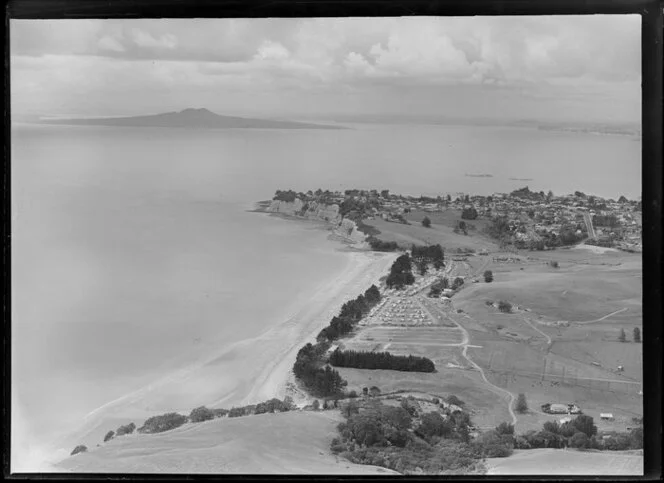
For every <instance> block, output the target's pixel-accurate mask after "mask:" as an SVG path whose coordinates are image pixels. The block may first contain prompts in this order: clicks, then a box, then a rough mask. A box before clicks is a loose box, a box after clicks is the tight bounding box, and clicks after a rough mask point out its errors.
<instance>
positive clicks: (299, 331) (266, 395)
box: [62, 213, 398, 451]
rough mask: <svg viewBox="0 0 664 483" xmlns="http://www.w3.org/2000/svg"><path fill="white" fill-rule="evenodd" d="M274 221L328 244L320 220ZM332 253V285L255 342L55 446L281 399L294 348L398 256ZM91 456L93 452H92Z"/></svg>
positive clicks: (294, 302) (105, 410) (123, 404)
mask: <svg viewBox="0 0 664 483" xmlns="http://www.w3.org/2000/svg"><path fill="white" fill-rule="evenodd" d="M267 214H272V213H267ZM276 215H277V217H278V218H282V219H284V220H288V221H291V220H292V221H299V222H300V224H303V222H306V225H307V226H310V227H312V229H325V230H326V231H328V232H330V235H329V236H328V239H330V238H332V239H334V237H335V234H334V233H333V230H334V227H333V224H330V223H328V222H325V221H323V220H307V219H303V218H298V217H294V216H288V215H285V216H284V215H283V214H276ZM312 221H313V223H312ZM335 251H337V252H343V255H342V257H343V259H344V260H345V262H344V266H343V267H341V269H340V271H339V272H337V274H336V275H334V276H333V278H327V279H324V280H322V281H321V283H320V284H318V285H317V286H316V287H313V289H312V290H311V291H307V293H306V294H305V293H301V294H294V295H295V297H293V298H292V299H291V298H290V297H289V300H285V301H284V302H285V304H286V305H287V307H288V309H287V310H288V312H287V313H288V314H289V315H288V316H287V317H283V316H280V317H279V319H275V320H273V321H272V323H271V325H270V326H268V327H269V328H268V329H267V330H266V331H264V332H263V333H261V334H259V335H258V336H256V337H251V338H248V339H243V340H240V341H237V342H233V343H231V344H230V345H227V346H225V347H223V348H222V349H221V350H216V351H214V353H213V354H203V355H202V356H201V358H200V359H199V360H198V361H196V362H195V363H193V364H191V365H189V366H187V367H183V368H181V369H180V370H178V371H176V372H174V373H171V374H167V375H165V376H164V377H162V378H159V379H157V380H155V381H152V382H151V383H150V384H148V385H147V386H145V387H143V388H141V389H139V390H137V391H134V392H132V393H129V394H126V395H124V396H122V397H120V398H118V399H116V400H114V401H110V402H109V403H107V404H105V405H103V406H101V407H99V408H97V409H96V410H94V411H92V412H91V413H90V414H89V415H88V416H86V418H85V420H84V421H83V423H82V425H81V426H80V427H79V428H78V430H76V431H74V432H72V433H70V434H69V435H67V436H65V438H63V439H62V441H63V444H62V447H63V448H68V447H69V446H71V445H72V444H88V442H93V441H98V440H100V438H101V437H102V436H103V433H105V432H106V431H108V430H110V429H114V428H115V427H116V426H117V425H118V424H119V421H123V420H126V421H124V422H122V423H121V424H126V423H127V422H130V421H132V420H133V421H135V422H136V424H137V425H140V424H141V423H142V420H144V419H146V418H148V417H150V416H154V415H157V414H162V413H165V412H171V411H176V412H180V413H182V414H185V415H188V414H189V412H190V411H191V410H192V409H193V408H195V407H197V406H200V405H205V406H207V407H211V408H218V407H223V408H227V409H230V408H231V407H232V406H234V405H235V406H241V405H246V404H255V403H258V402H261V401H264V400H267V399H270V398H273V397H277V398H280V399H283V398H284V397H285V396H286V395H287V387H288V386H289V382H292V380H293V375H292V365H293V363H294V361H295V357H296V355H297V352H298V351H299V350H300V348H301V347H302V346H303V345H305V344H306V343H307V342H315V338H316V335H317V334H318V332H319V331H320V330H321V329H322V328H323V327H325V326H327V325H328V323H329V321H330V319H331V318H332V317H333V316H334V315H336V314H337V312H338V311H339V309H340V308H341V305H343V303H345V302H346V301H348V300H350V299H352V298H355V297H356V296H357V295H358V294H359V293H362V292H363V291H365V290H366V289H367V288H368V287H369V286H370V285H371V284H372V283H377V282H378V280H379V279H380V278H381V277H382V276H384V275H386V274H387V271H388V270H389V266H390V265H391V263H392V262H393V259H394V258H396V256H397V255H398V254H395V253H378V252H371V251H367V250H359V249H353V248H351V247H349V246H348V244H347V243H346V246H345V247H344V246H343V245H342V244H339V247H338V248H336V249H335ZM88 446H90V445H89V444H88ZM91 450H92V451H94V449H93V448H92V447H91Z"/></svg>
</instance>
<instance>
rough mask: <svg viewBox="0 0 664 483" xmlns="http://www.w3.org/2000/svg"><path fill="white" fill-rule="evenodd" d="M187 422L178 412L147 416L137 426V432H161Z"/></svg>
mask: <svg viewBox="0 0 664 483" xmlns="http://www.w3.org/2000/svg"><path fill="white" fill-rule="evenodd" d="M186 422H187V417H186V416H183V415H182V414H178V413H166V414H161V415H159V416H152V417H151V418H148V419H147V420H146V421H145V422H144V423H143V426H141V427H140V428H138V432H139V433H148V434H152V433H163V432H164V431H170V430H171V429H175V428H178V427H180V426H182V425H183V424H184V423H186Z"/></svg>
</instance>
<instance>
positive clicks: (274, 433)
mask: <svg viewBox="0 0 664 483" xmlns="http://www.w3.org/2000/svg"><path fill="white" fill-rule="evenodd" d="M341 420H342V419H341V417H340V415H339V413H338V412H336V411H326V412H306V411H295V412H287V413H277V414H261V415H257V416H247V417H241V418H230V419H229V418H222V419H215V420H212V421H207V422H204V423H197V424H185V425H184V426H181V427H180V428H178V429H175V430H173V431H168V432H165V433H160V434H145V435H138V434H135V435H130V436H123V437H120V438H116V439H114V440H111V441H110V442H108V443H106V444H103V445H101V446H100V447H94V448H90V449H89V452H88V453H82V454H78V455H76V456H73V457H70V458H68V459H66V460H64V461H63V462H61V463H60V464H59V466H60V467H61V468H63V470H65V471H73V472H86V473H196V474H205V473H207V474H220V473H246V474H279V473H286V474H393V473H394V472H392V471H390V470H387V469H385V468H378V467H374V466H364V465H355V464H352V463H349V462H347V461H345V460H343V459H341V458H339V457H337V456H334V455H333V454H332V453H331V452H330V449H329V447H330V441H331V440H332V438H333V437H334V436H336V429H335V428H336V425H337V424H338V423H339V422H340V421H341Z"/></svg>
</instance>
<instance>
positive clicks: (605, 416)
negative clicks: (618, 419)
mask: <svg viewBox="0 0 664 483" xmlns="http://www.w3.org/2000/svg"><path fill="white" fill-rule="evenodd" d="M599 418H600V419H604V420H612V419H613V414H612V413H600V415H599Z"/></svg>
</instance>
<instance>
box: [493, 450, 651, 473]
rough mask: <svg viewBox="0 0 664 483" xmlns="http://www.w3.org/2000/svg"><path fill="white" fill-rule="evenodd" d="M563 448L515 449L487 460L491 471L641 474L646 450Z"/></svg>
mask: <svg viewBox="0 0 664 483" xmlns="http://www.w3.org/2000/svg"><path fill="white" fill-rule="evenodd" d="M636 453H637V452H628V451H605V452H601V453H599V452H586V451H584V452H581V451H574V450H571V449H570V450H567V451H565V450H560V449H532V450H527V451H518V450H517V451H515V452H514V454H513V455H512V456H510V457H509V458H491V459H489V460H487V467H488V474H489V475H621V476H624V475H642V474H643V454H636Z"/></svg>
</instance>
